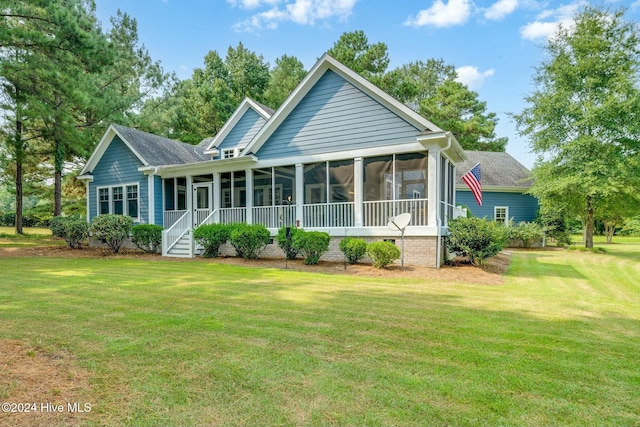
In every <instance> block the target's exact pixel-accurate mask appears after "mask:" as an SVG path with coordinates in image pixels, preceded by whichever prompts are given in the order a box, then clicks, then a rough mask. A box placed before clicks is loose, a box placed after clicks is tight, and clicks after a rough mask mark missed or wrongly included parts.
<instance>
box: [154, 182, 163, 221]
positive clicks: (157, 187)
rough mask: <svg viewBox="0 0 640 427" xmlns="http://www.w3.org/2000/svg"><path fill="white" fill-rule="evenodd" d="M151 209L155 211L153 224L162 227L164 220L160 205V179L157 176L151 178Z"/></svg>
mask: <svg viewBox="0 0 640 427" xmlns="http://www.w3.org/2000/svg"><path fill="white" fill-rule="evenodd" d="M153 193H154V194H153V197H154V199H153V209H154V211H155V215H154V216H155V224H158V225H163V224H162V222H163V220H164V215H163V213H164V206H163V204H162V178H161V177H159V176H154V177H153Z"/></svg>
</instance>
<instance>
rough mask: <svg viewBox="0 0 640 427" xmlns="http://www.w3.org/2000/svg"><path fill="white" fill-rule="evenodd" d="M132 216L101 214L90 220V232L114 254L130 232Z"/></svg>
mask: <svg viewBox="0 0 640 427" xmlns="http://www.w3.org/2000/svg"><path fill="white" fill-rule="evenodd" d="M132 227H133V218H131V217H130V216H124V215H115V214H102V215H98V216H96V217H94V218H93V220H91V227H90V230H91V234H92V235H93V238H94V239H96V240H100V241H101V242H102V243H103V244H104V245H107V247H108V248H109V249H111V251H113V253H114V254H116V253H118V251H119V250H120V248H121V247H122V242H123V241H124V239H126V238H127V237H129V235H130V234H131V228H132Z"/></svg>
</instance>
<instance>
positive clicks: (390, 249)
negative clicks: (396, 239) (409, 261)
mask: <svg viewBox="0 0 640 427" xmlns="http://www.w3.org/2000/svg"><path fill="white" fill-rule="evenodd" d="M367 255H368V256H369V258H371V262H372V263H373V266H374V267H376V268H385V267H386V266H387V265H389V264H392V263H393V262H394V261H396V260H398V259H400V249H398V247H397V246H396V245H394V244H393V243H391V242H372V243H369V244H368V245H367Z"/></svg>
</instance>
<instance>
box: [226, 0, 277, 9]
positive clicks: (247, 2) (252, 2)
mask: <svg viewBox="0 0 640 427" xmlns="http://www.w3.org/2000/svg"><path fill="white" fill-rule="evenodd" d="M280 1H281V0H227V3H229V4H230V5H231V6H240V7H241V8H242V9H249V10H252V9H256V8H258V7H260V6H263V5H267V6H269V5H271V6H273V5H276V4H278V3H280Z"/></svg>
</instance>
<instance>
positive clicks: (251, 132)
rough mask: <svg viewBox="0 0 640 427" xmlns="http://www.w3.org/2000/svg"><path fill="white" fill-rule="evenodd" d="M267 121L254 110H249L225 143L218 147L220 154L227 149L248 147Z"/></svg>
mask: <svg viewBox="0 0 640 427" xmlns="http://www.w3.org/2000/svg"><path fill="white" fill-rule="evenodd" d="M264 124H265V120H264V119H263V118H262V117H261V116H260V115H259V114H258V113H256V112H255V111H254V110H252V109H251V108H249V109H248V110H247V111H246V112H245V113H244V114H243V115H242V118H241V119H240V120H238V123H236V125H235V126H234V127H233V129H232V130H231V132H229V134H228V135H227V136H226V138H225V139H224V141H222V143H221V144H220V145H219V146H218V149H219V150H220V153H222V150H224V149H225V148H235V147H237V146H239V145H240V146H242V145H247V144H249V142H251V139H252V138H253V137H254V136H255V135H256V133H258V131H259V130H260V129H261V128H262V126H264Z"/></svg>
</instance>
